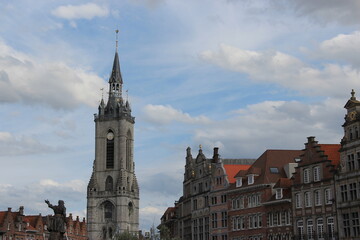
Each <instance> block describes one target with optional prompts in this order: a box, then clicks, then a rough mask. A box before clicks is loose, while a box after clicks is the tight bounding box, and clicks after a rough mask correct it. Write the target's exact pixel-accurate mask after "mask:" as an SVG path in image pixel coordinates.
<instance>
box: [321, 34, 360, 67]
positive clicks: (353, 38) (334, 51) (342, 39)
mask: <svg viewBox="0 0 360 240" xmlns="http://www.w3.org/2000/svg"><path fill="white" fill-rule="evenodd" d="M359 46H360V31H355V32H352V33H351V34H339V35H337V36H336V37H334V38H332V39H329V40H326V41H323V42H322V43H320V45H319V53H318V55H320V57H322V58H327V59H333V60H343V61H345V62H347V63H350V64H351V65H352V66H353V67H356V68H358V69H359V68H360V58H359V55H360V47H359Z"/></svg>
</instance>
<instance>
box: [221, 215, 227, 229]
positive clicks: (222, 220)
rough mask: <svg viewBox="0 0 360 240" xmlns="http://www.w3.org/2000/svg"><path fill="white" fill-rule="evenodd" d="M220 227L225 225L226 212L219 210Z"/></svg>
mask: <svg viewBox="0 0 360 240" xmlns="http://www.w3.org/2000/svg"><path fill="white" fill-rule="evenodd" d="M221 227H227V212H221Z"/></svg>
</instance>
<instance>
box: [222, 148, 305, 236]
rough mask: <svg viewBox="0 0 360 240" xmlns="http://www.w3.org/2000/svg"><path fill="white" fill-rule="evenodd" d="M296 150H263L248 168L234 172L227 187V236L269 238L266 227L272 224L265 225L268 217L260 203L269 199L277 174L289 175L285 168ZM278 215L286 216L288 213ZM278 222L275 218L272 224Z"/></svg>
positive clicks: (290, 163)
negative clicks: (232, 181)
mask: <svg viewBox="0 0 360 240" xmlns="http://www.w3.org/2000/svg"><path fill="white" fill-rule="evenodd" d="M300 154H301V151H298V150H267V151H265V152H264V153H263V154H262V155H261V156H260V157H259V158H258V159H257V160H256V161H255V163H254V164H253V165H252V166H251V167H250V168H249V169H248V170H245V171H244V170H241V171H239V173H238V174H237V175H236V176H235V178H236V183H235V184H233V185H232V187H231V188H230V189H229V191H228V200H229V203H231V205H229V212H228V215H229V221H230V222H229V238H230V239H232V240H265V239H269V236H270V234H269V231H268V228H269V227H273V226H272V225H268V224H270V221H271V220H268V219H267V217H269V216H268V215H267V214H266V212H267V210H268V205H265V204H264V203H266V202H268V201H271V200H272V197H273V195H274V192H275V190H274V186H275V184H276V183H277V182H278V180H279V179H280V178H290V177H291V173H290V171H287V170H286V169H287V168H289V169H290V168H291V165H292V164H296V161H295V159H296V158H298V156H299V155H300ZM287 172H288V174H287ZM285 213H287V212H285ZM281 216H284V217H285V218H286V217H287V216H288V215H286V214H285V215H282V214H281V215H280V217H281ZM282 222H283V220H282V219H279V220H278V221H277V222H276V226H278V225H279V226H281V224H282ZM284 222H285V224H289V223H288V222H286V220H284ZM278 223H281V224H278Z"/></svg>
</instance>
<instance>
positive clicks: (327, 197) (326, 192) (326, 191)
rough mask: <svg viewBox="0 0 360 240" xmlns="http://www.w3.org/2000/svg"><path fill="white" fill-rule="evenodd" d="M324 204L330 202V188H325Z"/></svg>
mask: <svg viewBox="0 0 360 240" xmlns="http://www.w3.org/2000/svg"><path fill="white" fill-rule="evenodd" d="M325 204H332V195H331V189H330V188H326V189H325Z"/></svg>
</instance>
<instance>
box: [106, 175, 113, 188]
mask: <svg viewBox="0 0 360 240" xmlns="http://www.w3.org/2000/svg"><path fill="white" fill-rule="evenodd" d="M113 189H114V188H113V178H112V177H111V176H108V177H107V178H106V181H105V191H113Z"/></svg>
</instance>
